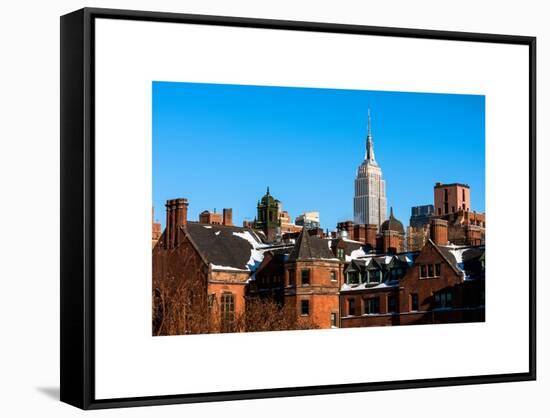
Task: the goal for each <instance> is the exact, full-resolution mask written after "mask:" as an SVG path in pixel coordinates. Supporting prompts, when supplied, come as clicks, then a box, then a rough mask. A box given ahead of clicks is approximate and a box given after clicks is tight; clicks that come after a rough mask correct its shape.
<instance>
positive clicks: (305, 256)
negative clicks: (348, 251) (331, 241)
mask: <svg viewBox="0 0 550 418" xmlns="http://www.w3.org/2000/svg"><path fill="white" fill-rule="evenodd" d="M311 259H332V260H337V259H336V258H335V257H334V254H333V253H332V251H330V249H329V247H328V245H327V240H324V239H322V238H319V237H316V236H310V235H309V233H308V232H307V230H306V229H305V228H304V229H303V230H302V232H301V233H300V236H299V237H298V239H297V240H296V244H295V245H294V248H293V249H292V251H291V252H290V255H289V257H288V260H289V261H296V260H311Z"/></svg>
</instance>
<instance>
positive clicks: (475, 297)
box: [340, 239, 485, 328]
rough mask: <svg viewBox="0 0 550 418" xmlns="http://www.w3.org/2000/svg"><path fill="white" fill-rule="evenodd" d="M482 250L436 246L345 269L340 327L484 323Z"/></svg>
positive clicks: (361, 261) (483, 250)
mask: <svg viewBox="0 0 550 418" xmlns="http://www.w3.org/2000/svg"><path fill="white" fill-rule="evenodd" d="M484 254H485V249H484V248H483V247H458V246H442V245H436V244H435V243H434V242H433V241H432V240H431V239H430V240H428V242H427V244H426V245H425V246H424V248H423V249H422V250H421V251H420V252H417V253H408V254H402V255H394V256H388V257H385V258H380V257H367V258H365V259H363V260H357V261H354V262H353V263H351V264H350V265H349V266H348V268H347V269H346V271H345V274H346V283H345V284H344V285H343V287H342V289H341V291H340V309H341V316H342V320H341V327H343V328H346V327H366V326H386V325H412V324H431V323H451V322H482V321H484V320H485V267H484Z"/></svg>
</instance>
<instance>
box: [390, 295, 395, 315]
mask: <svg viewBox="0 0 550 418" xmlns="http://www.w3.org/2000/svg"><path fill="white" fill-rule="evenodd" d="M393 312H396V300H395V296H392V295H388V313H393Z"/></svg>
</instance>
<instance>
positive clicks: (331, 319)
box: [330, 312, 336, 327]
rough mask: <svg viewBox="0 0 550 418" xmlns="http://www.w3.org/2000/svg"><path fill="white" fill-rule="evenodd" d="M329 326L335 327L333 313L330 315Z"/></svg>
mask: <svg viewBox="0 0 550 418" xmlns="http://www.w3.org/2000/svg"><path fill="white" fill-rule="evenodd" d="M330 326H331V327H336V314H335V313H334V312H332V313H331V314H330Z"/></svg>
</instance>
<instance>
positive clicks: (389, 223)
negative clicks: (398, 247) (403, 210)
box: [380, 208, 405, 234]
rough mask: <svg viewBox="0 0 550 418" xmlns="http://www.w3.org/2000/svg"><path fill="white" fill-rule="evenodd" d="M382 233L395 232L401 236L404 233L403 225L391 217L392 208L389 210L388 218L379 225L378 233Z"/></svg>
mask: <svg viewBox="0 0 550 418" xmlns="http://www.w3.org/2000/svg"><path fill="white" fill-rule="evenodd" d="M384 231H395V232H399V233H401V234H404V233H405V229H404V228H403V224H402V223H401V222H400V221H399V220H398V219H396V218H395V217H394V216H393V208H390V217H389V218H388V219H386V220H385V221H384V222H382V225H380V232H384Z"/></svg>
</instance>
